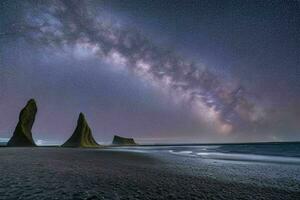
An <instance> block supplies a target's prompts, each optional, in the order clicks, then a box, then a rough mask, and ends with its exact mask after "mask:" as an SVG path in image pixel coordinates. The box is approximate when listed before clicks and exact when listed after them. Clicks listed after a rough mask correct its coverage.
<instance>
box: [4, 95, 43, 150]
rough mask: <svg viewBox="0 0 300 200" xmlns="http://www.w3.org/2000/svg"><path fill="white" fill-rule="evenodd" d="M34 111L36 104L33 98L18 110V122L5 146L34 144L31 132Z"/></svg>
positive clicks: (35, 110)
mask: <svg viewBox="0 0 300 200" xmlns="http://www.w3.org/2000/svg"><path fill="white" fill-rule="evenodd" d="M36 113H37V106H36V103H35V100H34V99H30V100H29V101H28V102H27V104H26V106H25V107H24V108H23V109H22V110H21V112H20V115H19V122H18V124H17V127H16V129H15V131H14V134H13V136H12V137H11V138H10V140H9V141H8V143H7V146H15V147H16V146H20V147H22V146H36V144H35V143H34V140H33V138H32V133H31V129H32V126H33V123H34V120H35V115H36Z"/></svg>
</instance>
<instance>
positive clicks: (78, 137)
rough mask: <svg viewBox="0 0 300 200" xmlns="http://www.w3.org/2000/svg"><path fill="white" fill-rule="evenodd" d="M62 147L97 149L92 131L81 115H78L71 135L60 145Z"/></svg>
mask: <svg viewBox="0 0 300 200" xmlns="http://www.w3.org/2000/svg"><path fill="white" fill-rule="evenodd" d="M62 146H63V147H98V146H99V144H98V143H97V142H96V140H95V139H94V138H93V135H92V131H91V129H90V127H89V125H88V123H87V121H86V119H85V117H84V115H83V114H82V113H80V114H79V118H78V120H77V126H76V129H75V131H74V133H73V135H72V136H71V137H70V138H69V139H68V140H67V141H66V142H65V143H64V144H63V145H62Z"/></svg>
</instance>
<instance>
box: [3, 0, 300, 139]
mask: <svg viewBox="0 0 300 200" xmlns="http://www.w3.org/2000/svg"><path fill="white" fill-rule="evenodd" d="M30 98H35V99H36V101H37V104H38V114H37V117H36V121H35V124H34V127H33V130H32V132H33V137H34V139H35V140H36V141H37V143H38V144H46V143H49V144H50V143H51V144H61V143H63V142H64V141H65V140H66V139H67V138H68V137H69V136H70V135H71V134H72V132H73V129H74V127H75V125H76V120H77V117H78V115H79V113H80V112H83V113H84V114H85V115H86V118H87V120H88V123H89V125H90V127H91V128H92V131H93V134H94V137H95V139H96V140H97V141H98V142H100V143H108V142H110V141H111V139H112V137H113V135H114V134H118V135H122V136H125V137H134V138H135V139H136V140H137V141H138V142H140V143H217V142H258V141H259V142H260V141H299V140H300V2H299V1H292V0H291V1H278V0H272V1H268V0H265V1H255V0H251V1H247V0H243V1H229V0H228V1H214V0H207V1H206V0H203V1H196V0H195V1H193V0H188V1H179V0H170V1H169V0H164V1H161V0H153V1H146V0H142V1H138V0H125V1H117V0H109V1H108V0H102V1H100V0H85V1H79V0H72V1H70V0H52V1H47V0H45V1H41V0H24V1H18V0H2V1H0V111H1V115H0V138H2V139H5V138H9V137H10V136H11V135H12V132H13V130H14V128H15V125H16V123H17V119H18V114H19V111H20V109H21V108H22V107H23V106H24V105H25V104H26V101H27V100H29V99H30Z"/></svg>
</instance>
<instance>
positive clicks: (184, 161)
mask: <svg viewBox="0 0 300 200" xmlns="http://www.w3.org/2000/svg"><path fill="white" fill-rule="evenodd" d="M0 159H1V161H0V162H1V164H0V180H1V181H0V199H272V200H276V199H299V197H300V183H299V176H300V167H299V165H298V166H296V165H295V166H294V165H278V164H277V165H276V164H257V163H245V162H242V163H238V162H233V163H232V162H226V161H222V162H221V161H214V160H206V159H194V158H193V157H186V156H178V155H172V154H169V153H162V152H155V151H154V152H151V151H150V152H131V151H122V150H114V149H71V148H45V147H39V148H0Z"/></svg>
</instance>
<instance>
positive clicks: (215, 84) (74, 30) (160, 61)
mask: <svg viewBox="0 0 300 200" xmlns="http://www.w3.org/2000/svg"><path fill="white" fill-rule="evenodd" d="M5 3H6V2H5ZM3 5H4V3H3ZM19 6H20V11H21V14H20V15H21V18H20V19H18V20H16V21H14V23H11V24H8V25H6V26H5V29H4V30H1V33H0V34H1V38H2V39H3V40H5V39H7V38H11V37H13V38H19V39H24V40H25V41H26V43H30V44H31V45H32V46H33V47H36V48H39V49H45V50H44V51H45V52H49V51H52V52H56V53H57V52H61V53H58V54H61V55H65V56H68V55H69V54H70V52H71V54H73V55H75V56H76V57H80V56H81V57H82V56H83V57H84V56H87V55H88V56H92V57H93V58H95V59H96V61H95V62H96V65H97V60H98V61H99V63H98V65H99V66H101V65H103V63H104V64H105V65H107V67H110V68H113V69H114V70H115V72H114V71H112V72H111V73H127V72H128V73H129V74H131V75H129V76H130V77H132V78H137V79H139V80H141V81H145V82H146V83H147V84H149V85H150V86H151V87H152V88H153V89H154V90H156V91H159V93H160V95H162V97H161V98H170V99H171V102H169V103H170V104H173V105H172V106H175V107H176V106H177V107H182V106H183V107H184V110H185V112H186V113H187V115H189V116H190V117H191V118H192V119H193V120H195V122H194V123H197V121H198V122H199V124H201V125H203V126H205V127H207V128H208V129H203V130H205V131H208V132H211V133H217V134H219V135H220V136H222V137H223V136H224V135H225V136H227V135H233V137H236V136H235V135H239V134H240V135H243V134H245V133H247V134H249V133H250V134H251V133H255V134H257V131H258V132H261V131H266V130H267V128H270V123H272V120H270V118H272V119H273V117H274V115H275V114H276V113H275V114H274V111H273V108H272V107H271V106H269V105H268V104H266V103H265V102H266V101H268V99H267V98H264V97H263V95H259V94H260V92H258V91H257V92H255V93H253V92H252V91H251V88H249V89H248V85H247V84H245V83H244V82H243V81H240V78H239V77H235V76H234V75H233V76H231V78H227V77H226V76H225V74H224V73H223V72H221V71H220V73H217V72H216V70H215V69H214V70H211V69H210V67H209V66H207V65H204V64H202V63H201V62H200V61H195V60H193V59H191V58H186V56H185V55H180V53H177V52H176V51H174V50H171V49H170V48H166V47H164V46H163V44H162V43H157V42H155V40H153V39H151V37H149V36H146V35H147V34H145V33H144V30H143V29H139V27H136V26H134V25H131V24H130V22H128V20H125V19H124V20H123V19H122V18H121V17H120V16H119V15H117V13H116V19H114V20H111V18H110V17H109V15H108V14H110V15H113V13H111V12H109V13H108V12H107V11H106V10H105V8H106V7H105V6H102V4H101V3H97V2H93V1H92V2H89V1H42V2H39V1H28V2H24V3H20V5H19ZM53 55H54V57H55V55H57V54H53ZM199 56H200V57H201V55H199ZM87 95H91V94H87ZM266 99H267V100H266ZM269 100H270V99H269ZM272 115H273V116H272ZM292 115H294V114H292ZM276 119H277V118H276ZM270 121H271V122H270ZM203 130H202V129H201V128H199V130H198V131H199V134H200V135H201V134H204V135H205V133H201V132H203ZM169 131H172V130H169ZM165 132H168V131H166V130H164V133H161V137H162V138H165V137H166V138H167V137H168V133H165ZM186 132H188V130H186ZM242 132H244V133H243V134H242ZM141 134H142V133H141ZM259 134H260V133H259ZM171 135H172V134H171ZM184 135H188V133H184ZM192 135H193V134H192ZM143 137H148V135H147V134H146V135H142V136H141V138H143ZM149 137H150V136H149ZM178 137H180V135H179V136H178ZM193 137H195V136H193ZM214 137H216V136H213V137H212V138H214ZM274 137H275V138H276V134H275V135H274ZM260 139H261V138H260Z"/></svg>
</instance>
